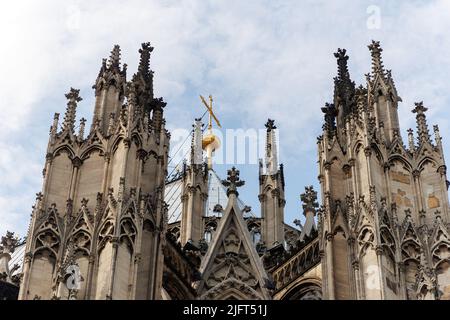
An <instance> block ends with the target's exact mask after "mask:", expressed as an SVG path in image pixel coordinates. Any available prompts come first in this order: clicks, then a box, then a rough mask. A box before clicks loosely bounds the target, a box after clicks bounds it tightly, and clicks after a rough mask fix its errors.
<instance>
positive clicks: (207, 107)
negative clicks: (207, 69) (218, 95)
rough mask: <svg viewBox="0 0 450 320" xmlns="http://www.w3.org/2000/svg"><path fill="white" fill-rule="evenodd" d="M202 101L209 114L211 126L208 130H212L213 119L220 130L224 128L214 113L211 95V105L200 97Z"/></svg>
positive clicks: (209, 125)
mask: <svg viewBox="0 0 450 320" xmlns="http://www.w3.org/2000/svg"><path fill="white" fill-rule="evenodd" d="M200 99H201V100H202V102H203V104H204V105H205V107H206V109H208V113H209V124H208V129H209V130H211V128H212V119H214V121H215V122H216V124H217V126H218V127H219V128H222V126H221V125H220V122H219V119H217V117H216V115H215V114H214V112H213V105H212V102H213V98H212V96H211V95H209V105H208V103H207V102H206V100H205V98H203V97H202V95H200Z"/></svg>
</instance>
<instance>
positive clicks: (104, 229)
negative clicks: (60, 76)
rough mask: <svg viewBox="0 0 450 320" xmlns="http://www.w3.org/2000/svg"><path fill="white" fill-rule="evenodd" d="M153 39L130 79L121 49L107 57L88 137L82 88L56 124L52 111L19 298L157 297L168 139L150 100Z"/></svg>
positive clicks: (157, 103) (159, 108)
mask: <svg viewBox="0 0 450 320" xmlns="http://www.w3.org/2000/svg"><path fill="white" fill-rule="evenodd" d="M152 50H153V48H152V47H151V46H150V44H149V43H144V44H142V48H141V49H140V50H139V52H140V62H139V68H138V71H137V73H136V74H134V75H133V77H132V80H131V81H129V82H127V81H126V65H124V66H123V67H122V68H121V66H120V64H121V63H120V48H119V46H114V48H113V50H112V52H111V56H110V58H109V59H108V60H106V59H104V60H103V62H102V66H101V69H100V72H99V75H98V77H97V80H96V81H95V85H94V87H93V88H94V89H95V96H96V100H95V108H94V116H93V121H92V125H91V128H90V131H89V132H88V134H87V136H85V122H86V120H84V119H81V120H80V124H79V127H78V132H77V133H75V122H76V108H77V104H78V103H79V102H80V101H81V97H80V95H79V90H76V89H70V91H69V93H68V94H66V97H67V99H68V102H67V109H66V113H65V116H64V121H63V123H62V127H59V114H55V118H54V121H53V125H52V127H51V131H50V139H49V143H48V149H47V155H46V162H45V168H44V171H43V175H44V181H43V187H42V192H39V193H38V195H37V198H36V204H35V206H34V207H33V212H32V218H31V223H30V227H29V231H28V237H27V239H28V240H27V246H26V255H25V262H24V270H23V280H22V284H21V288H20V295H19V298H20V299H34V298H38V299H51V298H54V299H155V298H159V297H160V292H161V281H162V268H163V265H162V263H163V260H162V245H163V242H164V240H165V236H164V233H165V228H166V227H165V226H166V210H167V209H166V206H165V203H164V201H163V198H162V197H163V194H164V182H165V176H166V174H167V157H168V149H169V137H170V136H169V133H168V132H167V130H166V129H165V128H164V122H165V121H164V120H163V108H164V106H165V105H166V104H165V102H163V100H162V99H161V98H154V97H153V71H151V70H150V68H149V62H150V53H151V52H152Z"/></svg>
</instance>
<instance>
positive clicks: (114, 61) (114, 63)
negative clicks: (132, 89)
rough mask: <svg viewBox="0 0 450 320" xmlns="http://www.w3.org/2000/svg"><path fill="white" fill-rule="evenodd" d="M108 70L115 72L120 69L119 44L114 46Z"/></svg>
mask: <svg viewBox="0 0 450 320" xmlns="http://www.w3.org/2000/svg"><path fill="white" fill-rule="evenodd" d="M108 68H109V69H113V70H119V69H120V46H119V45H118V44H116V45H114V47H113V49H112V50H111V54H110V55H109V59H108Z"/></svg>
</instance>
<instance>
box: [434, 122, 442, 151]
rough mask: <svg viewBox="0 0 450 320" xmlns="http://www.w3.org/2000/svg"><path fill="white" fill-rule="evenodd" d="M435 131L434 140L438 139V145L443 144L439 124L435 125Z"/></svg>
mask: <svg viewBox="0 0 450 320" xmlns="http://www.w3.org/2000/svg"><path fill="white" fill-rule="evenodd" d="M433 131H434V140H435V141H436V145H437V146H440V145H441V144H442V138H441V134H440V133H439V126H438V125H434V126H433Z"/></svg>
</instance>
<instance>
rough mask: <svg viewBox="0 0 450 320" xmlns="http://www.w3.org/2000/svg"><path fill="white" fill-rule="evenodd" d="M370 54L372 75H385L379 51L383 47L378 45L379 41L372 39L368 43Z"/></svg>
mask: <svg viewBox="0 0 450 320" xmlns="http://www.w3.org/2000/svg"><path fill="white" fill-rule="evenodd" d="M368 48H369V50H370V55H371V56H372V75H373V77H375V76H376V75H377V74H379V75H380V76H381V77H383V78H384V77H385V70H384V66H383V60H382V59H381V52H382V51H383V49H382V48H381V46H380V41H374V40H372V43H371V44H369V45H368Z"/></svg>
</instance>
